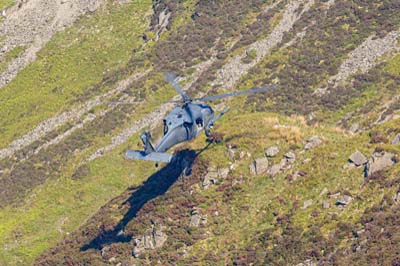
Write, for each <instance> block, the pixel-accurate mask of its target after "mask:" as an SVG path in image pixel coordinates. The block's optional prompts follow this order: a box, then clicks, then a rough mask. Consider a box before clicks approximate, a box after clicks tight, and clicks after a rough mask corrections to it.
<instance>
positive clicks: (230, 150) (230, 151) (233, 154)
mask: <svg viewBox="0 0 400 266" xmlns="http://www.w3.org/2000/svg"><path fill="white" fill-rule="evenodd" d="M228 156H229V160H231V161H232V162H234V161H235V159H236V158H235V157H236V149H233V148H232V147H230V146H229V147H228Z"/></svg>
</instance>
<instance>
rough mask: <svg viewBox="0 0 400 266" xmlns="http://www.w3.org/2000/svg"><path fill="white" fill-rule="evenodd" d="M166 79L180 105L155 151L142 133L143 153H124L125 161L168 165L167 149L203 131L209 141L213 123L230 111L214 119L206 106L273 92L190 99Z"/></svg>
mask: <svg viewBox="0 0 400 266" xmlns="http://www.w3.org/2000/svg"><path fill="white" fill-rule="evenodd" d="M165 79H166V80H167V81H168V82H169V83H170V84H171V85H172V86H173V87H174V88H175V90H176V91H177V92H178V93H179V94H180V95H181V97H182V99H181V100H180V101H176V102H177V103H180V104H181V105H180V106H177V107H175V108H174V109H173V110H172V111H171V112H170V113H169V114H168V115H167V116H166V117H165V118H164V119H163V124H164V132H163V133H164V135H163V137H162V139H161V140H160V142H159V143H158V144H157V146H155V147H154V146H153V145H152V144H151V135H150V132H144V133H143V134H142V135H141V137H140V138H141V140H142V142H143V145H144V150H142V151H138V150H127V151H126V153H125V157H126V158H127V159H133V160H144V161H153V162H156V165H158V162H164V163H169V162H171V160H172V159H173V154H169V153H165V152H166V151H167V150H168V149H170V148H171V147H172V146H175V145H176V144H178V143H182V142H185V141H190V140H192V139H194V138H196V137H197V136H198V135H199V134H200V133H201V132H202V131H203V130H204V132H205V134H206V136H207V137H209V136H210V130H211V129H212V128H213V127H214V125H215V122H217V120H218V119H220V118H221V117H222V116H223V115H224V114H225V113H226V112H228V111H229V108H227V109H225V110H224V111H223V112H221V113H219V114H218V115H217V116H215V113H214V110H213V109H212V108H211V106H210V105H208V104H206V103H205V102H209V101H214V100H219V99H223V98H227V97H232V96H237V95H242V94H254V93H260V92H266V91H269V90H273V89H275V87H274V86H271V87H263V88H253V89H250V90H243V91H236V92H232V93H227V94H221V95H214V96H207V97H203V98H197V99H192V98H190V97H189V96H187V95H186V93H185V92H184V90H183V89H182V87H181V86H180V85H179V83H178V82H177V79H176V77H175V76H174V75H173V74H171V73H166V74H165Z"/></svg>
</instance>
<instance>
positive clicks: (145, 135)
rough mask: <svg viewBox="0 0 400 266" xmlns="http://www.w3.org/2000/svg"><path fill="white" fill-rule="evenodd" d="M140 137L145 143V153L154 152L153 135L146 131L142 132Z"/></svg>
mask: <svg viewBox="0 0 400 266" xmlns="http://www.w3.org/2000/svg"><path fill="white" fill-rule="evenodd" d="M140 138H141V139H142V142H143V145H144V153H145V154H150V153H152V152H154V147H153V145H151V142H150V140H151V135H150V133H149V132H144V133H143V134H142V136H140Z"/></svg>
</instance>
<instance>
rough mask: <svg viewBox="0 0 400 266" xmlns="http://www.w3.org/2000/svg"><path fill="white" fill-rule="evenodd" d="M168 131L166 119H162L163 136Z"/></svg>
mask: <svg viewBox="0 0 400 266" xmlns="http://www.w3.org/2000/svg"><path fill="white" fill-rule="evenodd" d="M167 133H168V125H167V120H164V136H165V135H166V134H167Z"/></svg>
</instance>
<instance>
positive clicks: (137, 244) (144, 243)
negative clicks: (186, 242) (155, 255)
mask: <svg viewBox="0 0 400 266" xmlns="http://www.w3.org/2000/svg"><path fill="white" fill-rule="evenodd" d="M165 241H167V235H166V234H165V233H164V232H163V226H161V225H157V224H152V226H151V228H150V229H149V230H148V231H147V232H146V233H145V234H144V235H143V236H141V237H139V238H134V239H133V252H132V255H133V256H134V257H136V258H137V257H138V256H139V255H140V254H142V253H143V252H144V251H145V250H153V249H157V248H160V247H162V246H163V245H164V243H165Z"/></svg>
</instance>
